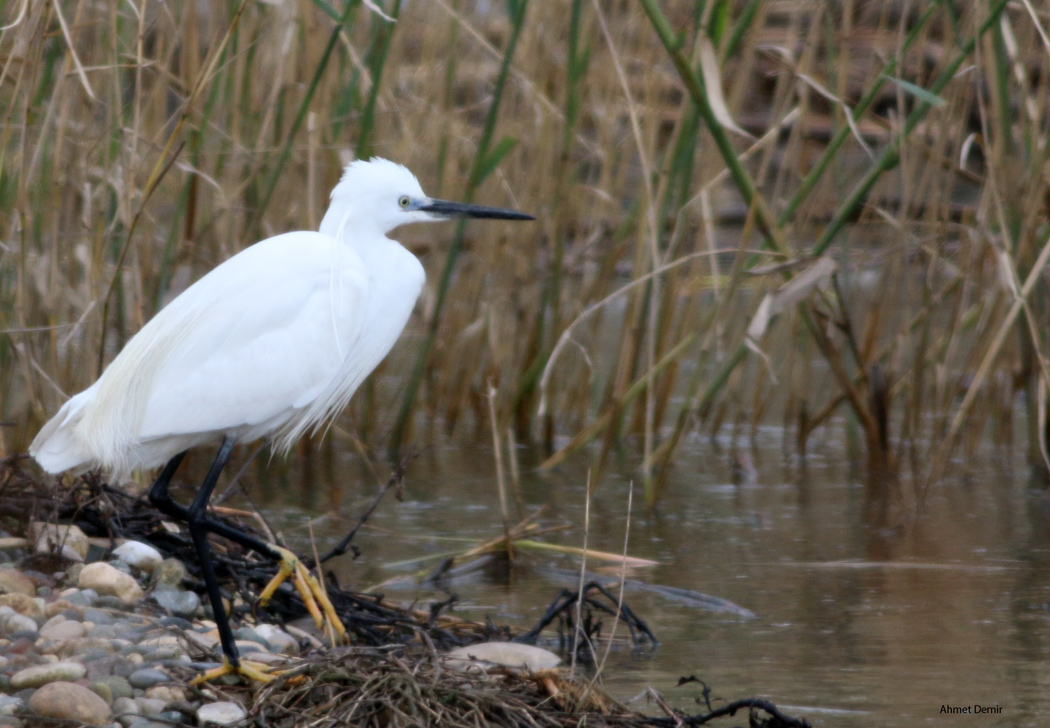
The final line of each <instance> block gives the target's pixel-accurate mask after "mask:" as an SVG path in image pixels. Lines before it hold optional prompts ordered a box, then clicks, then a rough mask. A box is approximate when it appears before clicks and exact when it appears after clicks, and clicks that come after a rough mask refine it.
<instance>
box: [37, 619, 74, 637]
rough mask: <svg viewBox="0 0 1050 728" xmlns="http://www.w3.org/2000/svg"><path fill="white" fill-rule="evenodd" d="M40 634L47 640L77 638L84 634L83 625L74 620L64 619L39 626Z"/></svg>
mask: <svg viewBox="0 0 1050 728" xmlns="http://www.w3.org/2000/svg"><path fill="white" fill-rule="evenodd" d="M40 636H41V637H43V638H44V639H47V640H78V639H80V638H81V637H83V636H84V625H83V624H81V623H80V622H76V621H74V620H68V619H67V620H64V621H62V622H59V623H57V624H52V625H51V626H45V627H41V628H40Z"/></svg>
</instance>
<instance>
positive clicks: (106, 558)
mask: <svg viewBox="0 0 1050 728" xmlns="http://www.w3.org/2000/svg"><path fill="white" fill-rule="evenodd" d="M112 545H113V544H112V542H110V541H109V540H108V539H90V538H88V537H87V536H85V535H84V533H83V532H81V531H80V529H78V528H77V527H76V526H55V525H49V524H44V523H42V522H34V523H32V524H30V527H29V530H28V534H27V537H26V538H14V537H11V536H9V535H8V534H6V533H3V532H0V728H2V727H7V726H9V727H10V728H22V726H27V725H33V724H34V722H35V721H36V719H37V718H43V719H47V718H50V719H64V720H68V721H74V722H77V723H83V724H87V725H93V726H109V727H110V728H162V726H170V725H172V723H175V724H179V723H187V724H199V725H227V724H231V723H236V722H238V721H240V720H241V719H243V718H244V717H245V710H244V708H243V706H241V705H239V704H238V703H237V702H234V701H232V700H230V695H229V694H226V691H223V690H222V686H221V685H205V686H202V687H201V688H200V689H197V688H191V687H189V685H188V680H189V679H190V678H191V677H192V676H193V675H195V674H197V673H198V672H199V671H201V670H204V669H207V668H210V667H214V666H216V664H217V663H215V662H211V661H209V660H212V659H216V655H218V654H221V653H219V651H218V634H217V632H216V631H215V625H214V623H213V622H211V621H210V620H209V619H208V618H209V617H210V616H211V612H210V608H209V607H207V606H204V605H202V604H201V600H200V598H199V597H198V596H197V594H196V593H195V592H193V591H189V590H186V589H184V588H183V580H184V579H185V577H186V576H187V574H186V569H185V567H184V566H183V564H182V563H181V562H180V561H178V560H176V559H165V558H163V557H162V555H161V554H160V552H158V551H157V550H156V549H154V548H153V547H152V546H150V545H148V544H146V543H142V542H139V541H126V542H124V543H121V544H119V545H117V547H116V548H111V547H112ZM33 554H38V555H39V556H37V557H36V558H29V559H27V557H30V556H32V555H33ZM48 554H60V555H61V558H55V557H51V558H50V560H51V561H53V562H55V563H56V564H59V565H61V568H62V570H61V571H54V572H52V573H45V572H44V571H35V570H33V569H30V568H16V567H15V566H14V564H16V563H26V562H27V561H28V563H30V564H36V563H37V562H41V561H48V560H49V557H48ZM236 636H237V640H238V645H239V647H240V650H241V653H242V655H244V656H246V657H248V658H249V659H251V660H254V661H256V662H263V663H268V664H277V663H286V662H288V661H290V660H292V659H294V658H295V657H296V656H298V655H299V654H300V651H301V650H304V649H310V648H311V647H312V646H320V644H321V643H320V642H319V641H317V639H316V638H314V637H313V636H311V635H310V634H308V633H307V632H304V631H301V630H297V629H296V628H295V627H291V626H289V627H286V628H281V627H277V626H274V625H270V624H255V625H252V626H242V627H241V628H240V629H238V630H237V631H236ZM231 679H233V680H236V678H231Z"/></svg>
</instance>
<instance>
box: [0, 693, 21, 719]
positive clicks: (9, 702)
mask: <svg viewBox="0 0 1050 728" xmlns="http://www.w3.org/2000/svg"><path fill="white" fill-rule="evenodd" d="M24 707H25V703H24V702H23V701H22V699H21V698H16V697H15V696H14V695H0V715H13V714H14V713H17V712H18V711H19V710H21V709H22V708H24Z"/></svg>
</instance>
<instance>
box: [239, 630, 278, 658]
mask: <svg viewBox="0 0 1050 728" xmlns="http://www.w3.org/2000/svg"><path fill="white" fill-rule="evenodd" d="M233 636H234V637H236V638H237V639H239V640H245V641H247V642H255V643H256V644H259V645H262V646H263V647H265V648H266V650H267V652H269V651H270V643H269V642H267V641H266V640H265V639H264V638H263V636H262V635H260V634H259V633H258V632H256V631H255V630H254V629H251V628H250V627H241V628H240V629H236V630H234V631H233Z"/></svg>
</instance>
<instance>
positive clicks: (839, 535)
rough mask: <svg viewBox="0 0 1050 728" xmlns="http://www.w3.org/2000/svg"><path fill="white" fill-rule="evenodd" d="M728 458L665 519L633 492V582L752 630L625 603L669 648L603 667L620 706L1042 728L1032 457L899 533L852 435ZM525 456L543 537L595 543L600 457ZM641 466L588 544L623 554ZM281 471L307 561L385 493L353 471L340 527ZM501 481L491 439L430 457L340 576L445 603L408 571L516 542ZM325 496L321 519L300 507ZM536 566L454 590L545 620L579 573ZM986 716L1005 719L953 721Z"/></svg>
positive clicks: (639, 594)
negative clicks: (1029, 474) (592, 475)
mask: <svg viewBox="0 0 1050 728" xmlns="http://www.w3.org/2000/svg"><path fill="white" fill-rule="evenodd" d="M727 444H728V443H725V442H722V443H721V445H722V446H721V447H716V446H714V445H712V444H711V443H709V442H707V441H696V442H693V443H690V444H689V445H688V446H687V447H684V448H683V450H682V454H681V456H680V458H679V460H678V464H677V466H676V468H675V471H674V473H673V475H672V477H671V478H670V480H669V483H668V488H667V494H666V497H665V499H664V501H663V502H662V503H661V506H660V509H659V511H658V512H657V513H655V514H650V513H646V512H645V510H644V508H643V507H642V505H641V502H642V494H641V491H640V489H638V490H636V492H635V508H634V512H633V517H632V519H631V532H630V545H629V549H628V550H629V553H630V554H631V555H633V556H637V557H642V558H647V559H653V560H655V561H657V562H659V565H657V566H655V567H651V568H644V569H636V570H633V571H632V572H631V573H630V574H629V577H630V578H631V579H633V580H636V581H640V582H644V583H646V584H653V585H665V586H670V587H677V588H682V589H690V590H696V591H700V592H703V593H705V594H708V595H711V596H715V597H719V598H721V599H725V600H729V601H731V602H733V603H735V604H736V605H739V606H740V607H742V608H744V609H746V610H750V611H751V612H753V613H754V615H755V616H754V618H750V619H748V618H745V617H741V616H737V615H735V614H731V613H714V612H711V611H706V610H703V609H700V608H697V607H696V606H690V605H688V604H685V603H682V602H680V601H675V600H672V599H669V598H667V597H666V596H664V595H661V594H658V593H655V592H653V591H650V590H645V589H638V588H635V589H630V590H628V592H627V593H626V595H625V598H626V601H627V602H628V604H629V605H630V606H631V607H632V608H633V609H634V610H635V611H636V612H637V613H638V614H639V615H640V616H641V617H642V618H643V619H645V620H646V621H647V622H648V624H649V626H650V627H651V628H652V629H653V631H654V632H655V633H656V635H657V637H658V638H659V639H660V640H661V642H662V644H661V645H660V646H659V647H657V648H656V649H648V648H644V649H631V648H630V647H628V646H627V645H626V644H623V643H617V645H616V646H615V647H614V649H613V651H612V653H611V655H610V658H609V662H608V664H607V666H606V668H605V671H604V682H605V687H606V689H607V690H608V691H609V692H611V693H612V694H613V695H614V696H615V697H616V698H618V699H621V700H627V699H630V698H631V697H633V696H635V695H637V694H638V693H639V692H641V691H642V690H644V688H646V687H648V686H652V687H654V688H655V689H656V690H658V691H659V692H660V693H662V694H663V695H664V696H665V697H666V698H667V699H668V701H669V702H670V703H671V704H673V705H675V706H676V707H680V708H682V709H684V710H686V711H689V712H692V713H696V712H700V710H701V709H700V706H698V705H697V704H696V703H695V702H694V699H695V698H696V697H698V696H699V695H700V689H699V688H698V685H697V684H696V683H689V684H686V685H684V686H682V687H676V685H677V683H678V679H679V677H684V676H691V675H695V676H696V677H697V678H699V679H701V680H703V681H704V682H705V683H706V684H707V685H709V686H710V687H711V689H712V696H713V698H715V699H723V700H727V701H729V700H735V699H738V698H743V697H749V696H756V695H757V696H761V697H765V698H768V699H770V700H772V701H773V702H775V703H776V704H777V705H778V706H780V707H781V708H782V709H784V710H785V712H787V713H788V714H790V715H797V716H804V717H806V718H808V719H809V720H810V721H811V722H812V723H813V725H814V726H857V727H858V728H859V727H860V726H870V725H879V726H915V725H922V724H931V725H934V724H936V725H974V726H991V725H996V726H998V725H1002V726H1043V725H1046V722H1047V717H1046V716H1048V715H1050V691H1048V690H1047V687H1048V685H1050V662H1048V661H1047V657H1048V653H1050V501H1047V500H1046V499H1045V497H1044V496H1041V495H1038V494H1036V493H1035V492H1033V491H1032V490H1030V489H1029V487H1028V486H1027V484H1026V482H1025V478H1026V469H1025V468H1024V466H1023V462H1022V460H1021V457H1020V456H1019V455H1010V454H1006V455H1004V454H1003V453H992V452H982V453H977V454H975V455H973V457H972V459H971V462H970V472H969V477H968V478H966V479H965V482H962V480H961V479H960V480H957V481H955V482H953V483H950V484H946V485H943V486H941V487H940V488H939V489H937V490H936V491H934V492H933V493H932V494H931V496H930V499H929V507H928V509H927V511H926V513H925V515H923V516H922V517H920V518H915V517H914V516H912V515H911V513H910V512H908V513H907V514H906V517H905V518H903V519H902V520H901V521H900V522H898V523H896V524H894V527H891V528H876V527H873V526H869V525H867V524H866V522H865V516H864V513H865V507H864V506H865V502H864V486H863V484H862V483H859V482H857V481H856V480H855V479H853V478H852V477H851V475H850V468H849V467H848V464H847V462H846V458H845V454H844V452H842V451H840V450H839V449H838V447H837V446H836V444H835V438H834V437H828V438H821V437H815V438H814V446H815V447H814V450H815V451H814V452H813V453H812V454H811V456H810V457H809V458H808V461H807V463H806V464H805V467H804V468H803V467H800V466H799V465H798V464H797V463H791V462H789V460H788V459H785V457H784V456H783V454H782V446H781V435H780V432H779V431H778V430H775V429H767V430H763V431H762V432H761V433H760V435H759V440H758V442H757V443H755V447H754V449H753V450H752V451H751V452H752V453H753V457H754V460H755V463H756V466H755V470H756V474H755V477H754V478H753V480H752V482H749V483H746V484H740V485H735V484H734V483H733V482H732V478H731V474H732V468H731V467H730V463H731V458H730V456H729V454H728V450H727V449H726V445H727ZM337 449H338V448H337ZM521 456H522V461H523V462H522V466H523V475H522V482H521V499H522V501H523V503H524V506H525V509H526V512H532V511H534V510H536V509H537V508H539V507H540V506H543V505H547V506H548V508H547V509H546V510H545V511H544V512H543V513H542V514H541V516H540V523H541V524H543V525H544V526H557V525H561V524H570V525H571V526H572V528H571V529H570V530H565V531H559V532H554V533H551V534H548V535H546V536H544V537H542V538H543V540H545V541H548V542H551V543H561V544H565V545H570V546H580V545H582V540H583V528H582V524H583V521H584V515H583V514H584V495H585V482H586V467H587V458H586V456H583V457H581V458H578V459H577V460H576V461H575V463H570V464H568V465H566V466H565V467H564V468H562V469H560V470H559V471H558V472H555V473H553V474H550V475H549V476H541V475H539V474H537V473H535V472H530V471H529V468H528V465H529V464H530V453H529V451H528V450H522V452H521ZM635 466H636V462H635V460H634V458H633V457H632V456H628V455H624V456H622V457H621V460H620V461H618V462H613V463H611V464H610V466H609V468H608V471H607V473H606V474H604V475H603V476H602V479H601V482H600V484H599V487H598V488H597V491H596V493H595V496H594V498H593V501H592V504H591V526H590V534H589V545H590V547H591V548H594V549H599V550H603V551H611V552H620V551H621V550H622V549H623V539H624V525H625V522H626V515H627V497H626V493H627V488H628V484H629V483H630V479H631V478H632V477H635V470H634V468H635ZM280 470H281V468H280V467H279V466H277V467H274V466H271V467H270V468H269V469H268V471H267V472H268V473H270V475H268V476H266V482H255V483H251V484H250V490H251V491H252V493H253V496H254V497H255V498H256V501H257V502H258V503H259V504H260V505H261V506H262V507H263V509H264V511H265V512H266V513H267V514H268V516H269V517H270V518H272V519H273V520H274V521H275V523H277V524H279V525H280V527H281V528H282V530H283V531H284V533H285V536H286V537H288V538H289V539H290V540H291V541H292V542H293V543H294V544H295V545H297V546H298V547H300V549H302V550H307V549H308V548H309V545H308V544H309V535H308V534H309V532H308V528H307V523H308V522H309V523H311V524H312V525H313V532H314V537H315V538H316V540H317V546H318V549H319V550H323V549H324V548H325V547H326V546H328V545H330V544H331V543H334V542H335V541H336V540H338V538H339V537H340V536H341V535H343V533H345V531H346V530H347V529H348V528H349V527H350V526H351V525H352V524H353V522H355V521H356V518H357V514H358V513H360V512H361V511H362V510H363V509H364V508H365V507H366V506H367V505H368V503H369V502H370V501H371V498H372V495H373V494H374V493H375V492H376V490H377V486H376V485H375V484H374V483H375V480H374V478H373V477H371V476H367V477H366V476H365V474H364V473H362V472H360V466H359V465H358V464H357V463H356V461H354V460H352V459H349V457H348V459H347V461H346V462H344V463H337V465H336V469H335V470H336V473H337V480H338V482H340V483H342V489H343V502H342V511H343V513H344V514H346V517H345V518H344V519H343V520H339V521H337V520H335V519H332V518H330V517H326V516H323V515H322V514H323V512H324V507H323V506H324V505H325V502H326V496H324V495H320V494H319V495H317V496H314V497H313V498H311V497H310V496H309V495H306V494H304V491H303V490H302V488H301V486H300V484H299V483H298V474H297V473H294V472H291V473H287V472H286V473H284V474H283V475H280V474H275V473H278V471H280ZM494 473H495V466H494V465H493V459H492V453H491V450H490V449H488V448H485V447H477V448H466V447H464V448H447V449H441V450H434V449H431V450H428V451H426V452H425V453H424V454H423V455H422V456H420V457H419V458H417V459H416V460H415V461H413V462H412V463H411V465H410V467H409V471H408V478H407V482H406V487H405V491H404V500H403V501H402V502H400V503H399V502H397V501H395V500H394V499H393V498H388V500H387V501H384V503H383V504H382V505H381V506H380V508H379V510H378V512H377V513H376V514H375V516H374V517H373V518H372V520H371V521H370V527H369V528H367V529H366V530H365V531H363V532H362V533H361V534H359V536H358V538H357V539H356V541H355V543H356V544H357V545H358V546H359V547H360V548H361V549H362V552H363V553H362V555H361V557H360V558H358V559H357V560H356V561H354V560H351V559H350V557H349V556H347V557H343V558H342V559H341V560H339V562H336V563H335V564H334V567H333V568H334V570H335V571H336V572H337V574H338V575H339V578H340V581H341V583H343V584H344V585H347V584H353V585H355V586H357V587H364V586H366V585H374V584H378V583H381V582H385V581H388V580H390V579H395V578H396V577H402V578H401V579H399V580H397V581H395V582H392V583H389V584H387V585H386V586H384V587H383V588H382V590H381V591H383V593H385V594H387V595H388V596H390V597H393V598H396V599H404V600H406V601H407V600H411V599H413V598H420V599H424V600H425V599H438V600H443V599H445V598H446V597H447V594H446V592H444V591H441V590H439V589H433V588H418V587H415V586H413V585H411V584H406V583H405V582H408V581H410V579H408V578H407V577H410V576H413V575H415V574H416V573H417V572H420V571H421V570H428V569H432V568H434V567H435V566H436V565H437V563H438V559H433V560H431V561H428V562H425V563H414V564H398V563H397V562H401V561H403V560H406V559H416V558H420V557H423V556H427V555H430V556H434V555H436V554H440V553H443V552H446V551H453V550H456V549H457V548H462V547H463V545H464V543H465V542H464V541H460V540H457V539H465V540H468V541H477V540H481V539H488V538H492V537H494V536H498V535H500V534H501V533H502V519H501V516H500V508H499V499H498V495H497V491H496V485H495V475H494ZM363 484H367V486H365V485H363ZM325 487H326V486H325V485H323V484H318V485H317V490H319V491H322V492H323V491H324V488H325ZM903 487H904V489H905V490H906V491H907V490H909V489H910V487H911V485H910V483H909V482H907V481H906V482H905V483H904V486H903ZM312 501H320V502H319V503H318V504H317V505H318V506H319V507H316V508H312V507H304V506H303V505H302V504H303V503H310V502H312ZM512 514H513V509H512ZM512 520H515V519H514V518H512ZM521 561H522V564H521V566H519V567H518V568H516V569H515V570H514V571H513V572H512V574H511V576H510V579H509V580H502V579H499V578H496V577H489V576H487V575H486V574H485V573H484V572H478V573H476V574H474V575H473V576H467V577H464V578H461V579H457V580H454V581H453V582H452V583H451V584H450V585H449V586H448V589H449V590H450V591H452V592H454V593H455V594H456V595H457V596H458V597H459V599H460V603H459V604H458V605H457V606H456V607H455V611H456V612H457V613H459V614H461V615H462V616H464V617H468V618H475V619H484V618H486V617H491V618H492V620H493V621H495V622H497V623H509V624H512V625H515V626H518V627H521V628H527V627H529V626H531V625H532V624H533V623H534V622H535V621H536V620H537V619H538V618H539V616H540V615H541V614H542V612H543V610H544V608H545V607H546V605H547V604H548V603H549V602H550V601H551V600H552V599H553V598H554V597H555V596H556V595H557V593H558V591H559V590H560V589H561V588H562V587H569V588H572V587H573V586H574V585H575V583H576V580H577V579H578V571H579V561H578V559H576V558H574V557H570V556H566V555H558V554H546V553H544V554H527V555H525V556H523V557H522V558H521ZM596 566H598V565H597V564H593V563H592V564H589V565H588V567H589V568H592V567H596ZM613 571H614V572H615V571H616V570H613ZM608 622H609V620H606V629H608ZM619 634H620V635H623V634H624V630H623V627H622V625H621V626H620V627H619ZM552 636H553V635H552ZM714 704H715V705H716V706H717V705H718V704H719V703H717V702H715V703H714ZM974 705H981V706H992V707H998V708H1001V712H996V713H988V714H984V715H972V714H971V715H950V716H949V715H944V714H942V713H941V712H940V711H941V709H942V706H953V707H960V706H961V707H965V706H970V707H971V710H972V709H973V708H972V706H974ZM635 706H636V707H639V708H641V709H644V710H654V709H655V707H654V706H649V707H646V706H645V704H644V703H643V702H639V703H636V704H635ZM740 720H741V717H740V716H738V718H737V722H738V723H739V722H740Z"/></svg>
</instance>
